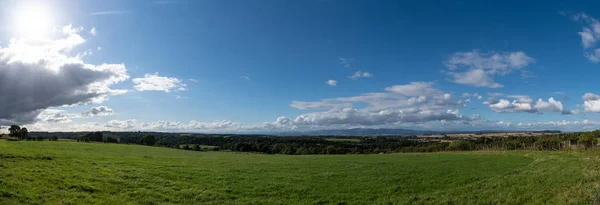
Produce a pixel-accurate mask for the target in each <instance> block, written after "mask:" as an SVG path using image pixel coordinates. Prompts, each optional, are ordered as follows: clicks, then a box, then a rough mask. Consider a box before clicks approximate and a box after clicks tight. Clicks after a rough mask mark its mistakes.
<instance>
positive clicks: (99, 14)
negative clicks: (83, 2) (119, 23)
mask: <svg viewBox="0 0 600 205" xmlns="http://www.w3.org/2000/svg"><path fill="white" fill-rule="evenodd" d="M131 12H132V11H130V10H109V11H96V12H92V13H89V15H90V16H105V15H121V14H128V13H131Z"/></svg>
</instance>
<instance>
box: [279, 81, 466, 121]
mask: <svg viewBox="0 0 600 205" xmlns="http://www.w3.org/2000/svg"><path fill="white" fill-rule="evenodd" d="M385 91H386V92H379V93H364V94H361V95H358V96H350V97H338V98H327V99H323V100H321V101H317V102H301V101H293V102H292V104H291V105H290V106H291V107H294V108H297V109H303V110H315V109H322V110H326V111H322V112H311V113H305V114H301V115H299V116H297V117H295V118H280V119H278V120H277V121H276V122H273V123H271V124H270V126H274V127H285V126H287V127H294V128H306V127H312V128H315V127H326V126H382V125H393V124H395V125H399V124H405V123H424V122H431V121H438V122H439V121H442V120H443V121H445V122H453V121H470V120H475V119H476V118H470V117H465V116H463V115H462V114H460V111H459V109H460V108H462V107H464V104H463V102H462V101H461V100H458V101H456V100H453V96H452V95H451V94H450V93H445V92H443V91H442V90H440V89H438V88H436V87H435V85H434V84H433V83H431V82H412V83H409V84H405V85H394V86H390V87H387V88H385ZM359 105H366V107H364V108H356V107H357V106H359Z"/></svg>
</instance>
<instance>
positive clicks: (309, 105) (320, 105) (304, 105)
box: [290, 101, 352, 110]
mask: <svg viewBox="0 0 600 205" xmlns="http://www.w3.org/2000/svg"><path fill="white" fill-rule="evenodd" d="M290 107H293V108H296V109H300V110H318V109H334V108H347V107H352V103H348V102H345V103H344V102H301V101H292V104H290Z"/></svg>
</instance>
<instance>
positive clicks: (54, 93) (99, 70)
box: [0, 25, 129, 124]
mask: <svg viewBox="0 0 600 205" xmlns="http://www.w3.org/2000/svg"><path fill="white" fill-rule="evenodd" d="M82 30H83V28H81V27H77V28H75V27H72V26H71V25H67V26H65V27H63V28H62V29H60V30H58V31H57V34H56V35H55V36H58V37H57V38H53V39H39V38H37V39H30V38H21V39H13V40H11V41H10V42H9V43H8V45H7V46H6V47H0V70H1V71H2V72H0V95H1V96H5V97H3V98H0V124H7V123H16V124H25V123H32V122H34V121H36V119H37V116H38V115H39V114H40V113H41V112H42V111H43V110H44V109H47V108H49V107H58V106H64V105H76V104H85V103H99V102H102V101H104V100H105V99H106V97H107V96H109V95H117V94H123V93H126V92H127V91H126V90H117V89H112V88H111V86H112V85H114V84H116V83H120V82H123V81H125V80H127V79H129V75H128V74H127V69H126V68H125V66H124V65H123V64H99V65H95V64H89V63H86V62H84V61H83V60H82V59H81V58H80V57H79V55H77V54H76V55H72V54H71V50H72V49H73V48H75V47H77V46H79V45H81V44H83V43H84V42H85V39H83V37H82V36H81V35H80V34H79V33H80V32H81V31H82ZM8 96H10V97H8Z"/></svg>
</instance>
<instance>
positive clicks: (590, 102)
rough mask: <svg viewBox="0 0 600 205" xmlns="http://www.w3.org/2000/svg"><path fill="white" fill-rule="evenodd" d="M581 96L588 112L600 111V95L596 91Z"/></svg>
mask: <svg viewBox="0 0 600 205" xmlns="http://www.w3.org/2000/svg"><path fill="white" fill-rule="evenodd" d="M581 98H582V99H583V106H584V110H585V111H586V112H600V96H598V95H596V94H594V93H586V94H585V95H583V96H582V97H581Z"/></svg>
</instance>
